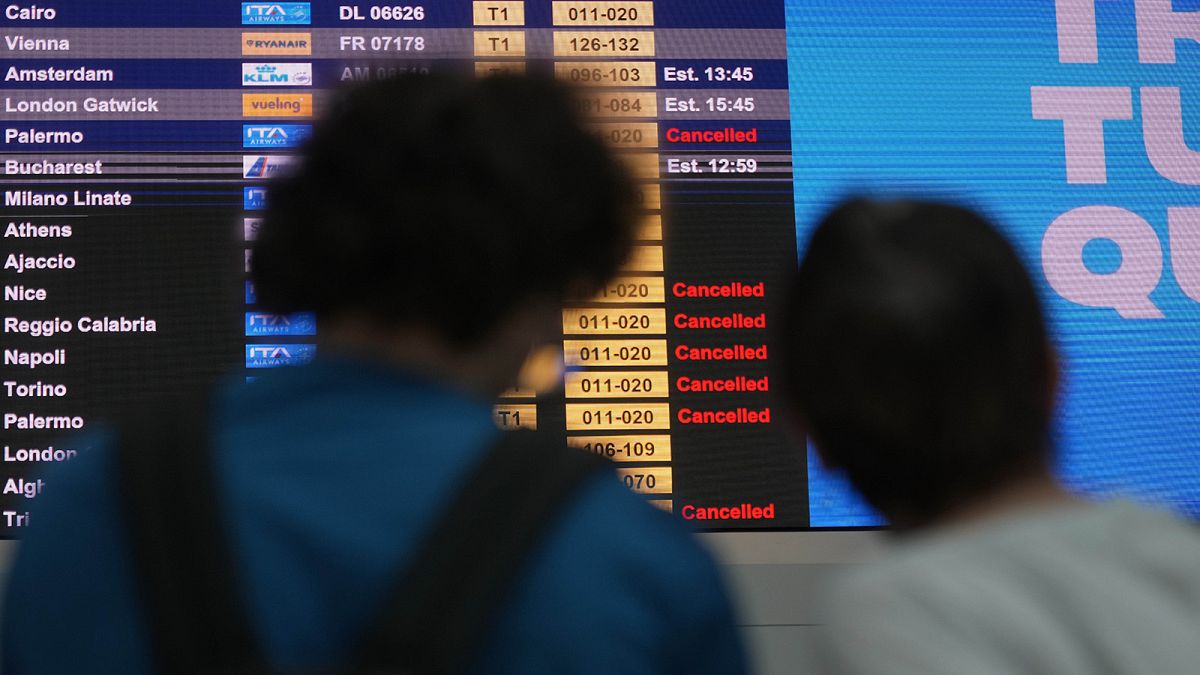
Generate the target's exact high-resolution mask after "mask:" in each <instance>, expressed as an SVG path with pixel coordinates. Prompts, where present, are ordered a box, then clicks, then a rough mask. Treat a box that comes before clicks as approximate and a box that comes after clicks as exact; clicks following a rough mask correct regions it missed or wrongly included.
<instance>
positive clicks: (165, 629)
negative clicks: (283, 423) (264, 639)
mask: <svg viewBox="0 0 1200 675" xmlns="http://www.w3.org/2000/svg"><path fill="white" fill-rule="evenodd" d="M210 423H211V421H210V408H209V400H208V398H207V397H204V398H199V397H197V398H195V399H193V400H188V401H185V402H183V404H175V405H169V406H167V405H164V406H158V407H156V408H155V409H152V410H147V411H144V412H143V413H142V414H140V415H139V416H138V417H137V418H136V419H134V420H132V422H131V423H128V424H125V425H124V426H122V427H121V428H120V429H119V432H118V437H117V444H116V459H117V462H116V466H117V475H118V480H119V491H120V494H121V495H122V500H123V504H122V506H123V508H124V515H125V522H126V523H127V526H128V531H129V539H130V546H131V548H132V552H133V557H134V564H135V571H136V573H137V579H138V581H139V590H140V591H141V594H142V601H143V606H144V607H145V611H146V618H147V625H148V627H149V629H150V637H151V640H152V642H153V645H154V650H155V652H154V653H155V658H156V666H157V671H158V672H161V673H167V674H169V675H175V674H176V673H189V674H191V673H196V674H199V673H223V674H224V673H265V672H267V668H266V666H265V660H264V659H263V657H262V654H261V652H260V651H259V647H258V641H257V639H256V637H255V635H254V632H253V630H252V629H251V626H250V623H249V619H248V618H247V617H248V615H247V613H246V609H245V606H244V605H243V601H242V597H243V596H242V593H241V592H240V588H239V587H238V583H237V576H236V574H235V572H234V565H233V558H232V555H231V553H230V548H229V537H228V534H227V532H226V528H225V523H224V522H223V520H222V516H221V514H222V512H223V511H222V509H221V506H220V504H219V503H218V500H217V489H216V487H217V486H216V477H215V474H214V468H213V462H212V452H211V449H210V444H209V437H210V434H209V431H210V429H209V425H210Z"/></svg>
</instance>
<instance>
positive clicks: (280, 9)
mask: <svg viewBox="0 0 1200 675" xmlns="http://www.w3.org/2000/svg"><path fill="white" fill-rule="evenodd" d="M311 23H312V5H311V4H310V3H307V2H243V3H242V25H245V26H264V25H272V26H281V25H293V26H296V25H308V24H311Z"/></svg>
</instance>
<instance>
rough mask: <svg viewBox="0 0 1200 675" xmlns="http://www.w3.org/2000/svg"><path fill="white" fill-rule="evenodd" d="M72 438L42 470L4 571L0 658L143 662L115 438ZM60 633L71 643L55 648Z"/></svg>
mask: <svg viewBox="0 0 1200 675" xmlns="http://www.w3.org/2000/svg"><path fill="white" fill-rule="evenodd" d="M64 447H65V446H64ZM70 447H71V450H72V451H74V452H77V453H78V454H76V455H73V456H71V458H70V459H69V460H67V461H65V462H64V463H62V464H59V465H56V466H54V467H52V468H51V470H50V471H48V472H47V477H46V478H45V481H46V483H45V485H46V487H45V491H44V493H43V494H41V495H39V496H38V497H37V502H36V504H35V505H34V507H33V508H32V509H31V515H30V525H29V528H28V529H27V530H24V531H23V532H22V534H21V542H20V545H19V546H18V547H17V554H16V558H15V560H14V562H13V567H12V569H11V570H10V572H9V577H8V580H7V586H6V592H5V597H4V616H5V618H6V620H5V621H4V627H3V642H4V646H3V651H4V659H5V664H6V665H7V666H9V667H11V668H12V669H13V671H14V672H70V670H71V668H69V667H67V665H66V664H67V663H70V662H72V660H73V659H77V658H81V657H87V658H94V659H95V660H94V664H95V665H96V667H98V668H103V667H104V665H103V664H107V665H110V666H113V667H114V668H115V667H117V666H118V664H119V668H120V672H130V673H136V672H143V671H144V665H145V662H144V661H143V658H144V656H145V654H144V652H143V650H141V649H140V645H141V644H142V642H141V640H140V636H141V635H142V633H143V631H144V626H143V624H142V623H141V621H142V620H141V617H140V614H139V610H138V607H137V602H136V593H135V591H134V588H133V586H134V578H133V573H132V569H131V561H130V559H129V554H128V551H127V550H126V548H125V546H126V541H127V534H126V532H125V530H124V527H123V525H122V521H121V506H120V499H119V490H118V487H117V486H116V484H115V470H114V447H113V438H112V436H111V434H109V433H105V432H100V433H95V434H92V435H90V436H88V437H80V438H78V439H72V440H71V441H70ZM14 617H19V620H14ZM64 634H69V635H71V636H72V638H71V640H72V650H70V651H63V650H61V649H58V648H57V646H59V645H61V639H62V636H63V635H64ZM18 664H19V667H18ZM113 672H117V671H115V670H114V671H113Z"/></svg>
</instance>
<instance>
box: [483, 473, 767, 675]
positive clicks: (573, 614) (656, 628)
mask: <svg viewBox="0 0 1200 675" xmlns="http://www.w3.org/2000/svg"><path fill="white" fill-rule="evenodd" d="M516 590H517V592H516V593H515V594H514V597H515V601H514V603H513V605H512V607H511V609H510V611H509V614H508V617H509V620H508V621H505V622H503V626H504V627H503V628H502V629H501V631H500V634H499V635H498V636H496V641H497V644H498V645H499V646H497V647H496V649H497V650H498V651H497V654H499V655H500V656H498V657H497V659H493V662H494V663H501V662H504V663H510V664H512V663H526V662H527V661H528V660H529V659H532V660H533V661H534V662H536V663H539V664H542V665H541V666H539V667H528V668H523V669H522V670H521V671H520V672H522V673H543V672H546V673H549V672H573V673H584V674H588V675H591V674H593V673H594V674H603V673H612V672H622V673H630V674H642V673H646V674H657V675H661V674H664V673H684V672H686V673H689V674H691V675H708V674H710V673H711V674H713V675H716V674H720V675H738V674H739V673H743V672H745V662H744V656H743V651H742V647H741V644H740V640H739V638H738V634H737V629H736V625H735V621H734V616H733V610H732V607H731V605H730V602H729V598H728V596H727V595H726V592H725V585H724V583H723V581H722V579H721V575H720V572H719V570H718V567H717V565H716V562H715V561H714V559H713V557H712V556H711V555H710V554H709V553H708V552H707V551H706V550H705V549H704V548H703V547H702V546H701V544H700V543H699V542H698V541H697V540H696V538H695V536H694V535H693V534H692V533H691V532H689V531H688V530H687V528H686V527H684V525H683V524H682V523H681V522H679V521H678V520H676V519H675V518H674V517H673V516H671V515H670V514H669V513H667V512H665V511H663V510H662V509H659V508H658V507H656V506H653V505H651V504H649V503H648V502H647V500H646V499H645V498H644V497H642V496H639V495H636V494H634V493H632V492H631V491H630V490H629V489H628V488H626V487H625V486H624V485H623V484H622V483H621V482H620V481H618V480H617V478H616V476H615V475H614V474H613V473H612V472H611V471H608V472H602V473H601V474H600V475H597V476H595V477H593V479H592V480H590V481H589V482H588V483H587V484H586V485H584V486H583V487H582V488H581V489H580V492H579V493H578V494H577V495H576V496H575V498H574V499H573V500H572V502H571V504H570V505H569V507H567V508H566V509H564V510H563V512H562V513H561V514H560V517H559V519H558V522H556V523H555V524H553V525H552V526H551V528H550V531H549V532H548V533H547V537H546V541H545V543H544V545H543V546H541V547H540V550H539V551H538V553H537V554H536V555H535V556H534V558H533V560H532V561H531V564H530V565H529V568H528V572H527V573H526V574H525V575H523V579H522V581H521V582H520V583H519V584H518V588H517V589H516ZM531 635H537V636H538V639H537V640H533V641H531V640H530V638H529V636H531ZM581 636H586V638H581ZM488 672H504V673H508V672H512V671H510V670H506V669H505V668H504V667H499V666H497V667H496V668H493V669H492V670H489V671H488Z"/></svg>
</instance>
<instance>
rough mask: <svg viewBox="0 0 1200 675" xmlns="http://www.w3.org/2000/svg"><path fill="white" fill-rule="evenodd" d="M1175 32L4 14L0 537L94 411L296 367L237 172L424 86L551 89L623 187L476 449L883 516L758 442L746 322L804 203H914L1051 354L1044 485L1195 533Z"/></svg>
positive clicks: (977, 10)
mask: <svg viewBox="0 0 1200 675" xmlns="http://www.w3.org/2000/svg"><path fill="white" fill-rule="evenodd" d="M1191 4H1192V5H1195V3H1194V2H1192V3H1191ZM1197 17H1200V6H1188V3H1187V2H1183V3H1182V4H1181V0H1177V1H1176V3H1175V4H1174V5H1172V3H1171V2H1170V0H1138V1H1137V2H1133V0H1130V1H1129V2H1122V3H1098V2H1093V1H1092V0H1058V1H1057V2H1055V1H1053V0H1044V1H1043V0H1018V1H1015V2H1011V3H997V6H991V5H988V4H980V3H977V2H967V1H965V0H964V1H962V2H945V1H943V0H912V1H910V2H904V3H897V2H893V1H892V0H863V1H861V2H855V3H845V2H844V1H842V0H805V1H787V2H785V1H784V0H738V1H734V0H724V1H721V0H474V1H472V0H428V1H425V0H411V2H402V3H390V4H383V3H379V2H372V1H361V2H360V1H355V0H343V1H340V2H325V1H323V0H317V1H313V2H235V1H229V0H192V1H191V2H172V3H164V2H155V1H152V0H107V1H105V2H94V1H92V2H85V1H83V0H72V1H67V0H57V1H54V2H38V3H32V2H15V3H10V4H5V5H3V15H2V16H0V87H2V88H3V92H2V95H0V98H3V107H2V108H0V134H2V135H3V146H2V147H0V153H2V155H3V157H2V158H0V159H2V161H3V172H2V173H0V183H3V188H2V189H3V192H4V205H3V218H2V219H0V224H2V225H3V227H4V236H3V238H0V258H2V259H3V266H2V269H0V276H2V277H3V278H2V281H3V286H4V295H3V299H2V301H0V316H2V317H3V321H4V327H3V333H2V336H3V351H4V360H3V362H2V363H0V380H2V381H3V391H2V392H0V394H2V395H0V404H2V405H0V415H2V416H3V424H2V426H0V445H2V447H3V458H2V459H3V462H0V487H2V489H0V513H2V515H0V536H9V537H11V536H19V535H20V530H21V528H22V527H25V526H27V525H28V523H29V519H30V515H29V514H30V507H31V504H33V503H34V502H35V500H36V499H37V498H38V497H39V496H40V495H41V494H42V493H43V491H50V490H53V489H55V488H54V485H53V482H52V481H50V482H45V480H44V479H43V478H41V476H42V475H43V474H44V473H45V472H46V469H47V468H51V467H53V466H54V465H55V464H57V463H61V462H69V461H70V460H71V459H72V458H73V457H75V456H76V455H77V453H78V452H80V451H82V450H84V448H82V447H77V446H76V445H75V443H76V441H73V440H72V439H77V438H81V437H85V435H86V432H87V431H89V430H91V429H93V428H95V427H97V426H99V425H100V423H101V422H103V421H104V420H106V419H110V418H112V417H114V416H116V415H118V414H119V413H121V412H122V411H124V410H127V409H129V408H131V407H135V406H138V405H140V404H142V403H144V402H146V401H149V400H153V399H156V398H160V397H162V396H164V395H167V394H170V393H171V392H174V391H176V390H178V389H179V388H181V387H182V386H186V385H198V384H202V383H207V382H211V381H214V380H216V379H217V378H219V377H221V376H226V375H228V374H229V373H235V374H237V373H240V375H241V376H244V377H246V378H253V377H254V376H255V375H256V374H257V373H261V372H262V369H265V368H273V367H280V366H287V365H295V364H302V363H305V362H307V361H309V360H311V359H312V358H313V357H314V355H315V354H316V351H317V347H316V344H317V341H316V334H317V331H318V330H319V328H320V327H319V326H318V325H317V322H316V321H315V320H314V318H313V317H312V316H309V315H305V314H298V315H292V316H287V317H282V316H273V315H269V314H266V313H263V312H261V311H259V310H258V308H257V307H256V305H255V297H254V289H253V288H252V286H251V285H250V284H249V283H248V281H247V276H246V273H247V270H248V269H249V266H250V264H251V260H250V254H249V246H250V242H252V241H253V240H254V237H255V235H256V232H257V228H258V225H259V215H260V214H259V212H260V211H261V209H262V207H263V204H264V199H265V197H266V191H265V188H264V186H265V185H266V179H268V178H269V177H270V176H271V175H272V174H273V172H275V171H277V170H279V169H280V168H281V167H284V166H286V165H287V163H288V162H289V161H290V159H291V157H292V156H293V155H294V153H295V151H296V148H297V147H298V145H299V144H300V143H301V142H302V141H303V140H304V138H305V137H306V135H307V134H308V133H309V132H310V130H311V124H312V121H313V118H314V117H315V116H318V115H320V113H321V110H322V109H323V107H324V106H325V105H327V104H328V102H329V100H330V98H331V97H332V96H333V95H334V93H333V90H334V89H336V88H339V87H341V86H343V85H347V84H352V83H354V82H358V81H364V80H370V79H374V78H379V77H383V76H387V75H389V74H392V73H395V72H398V71H399V70H412V71H416V72H423V71H425V70H426V69H429V68H432V67H449V68H461V69H463V70H464V71H466V72H470V73H474V74H477V75H480V76H484V75H487V74H490V73H494V72H507V71H517V72H542V73H547V74H553V75H554V76H556V77H559V78H561V79H563V80H565V81H568V82H571V83H573V84H575V85H578V86H579V87H580V89H581V90H582V91H583V92H585V93H584V94H583V95H582V96H581V99H580V105H581V106H582V110H583V111H584V112H585V114H586V115H587V117H588V118H589V120H590V123H591V124H592V125H593V126H594V128H595V131H596V133H598V134H600V135H601V136H602V137H603V138H605V139H606V140H607V141H609V142H610V143H611V144H612V145H613V146H614V147H615V148H616V149H617V151H618V152H619V153H620V156H621V158H622V159H623V160H624V161H626V162H627V163H628V166H629V167H630V169H631V171H632V172H633V174H634V175H635V176H636V178H637V180H638V185H639V195H640V197H639V198H640V202H641V205H642V215H641V220H640V223H639V226H638V242H637V245H636V249H635V252H634V255H633V256H632V258H631V259H630V260H629V262H628V264H627V265H626V267H625V268H624V269H623V270H622V271H621V274H620V276H619V278H617V279H615V280H613V282H612V283H611V284H609V285H608V286H607V287H606V288H605V289H604V290H603V291H602V292H601V293H600V294H599V295H598V296H597V297H595V298H593V299H592V300H591V301H590V302H581V303H577V304H573V305H572V306H569V307H565V308H564V310H563V316H562V333H563V334H562V344H561V346H562V348H563V353H564V355H565V358H566V361H567V363H569V364H570V365H571V368H570V370H569V372H568V374H567V376H566V380H565V382H564V383H563V386H562V387H561V389H560V390H559V391H557V392H554V393H552V394H549V395H548V393H547V392H534V391H518V390H514V391H508V392H505V393H504V395H503V396H501V397H500V398H499V399H498V400H497V403H496V406H495V420H496V423H497V425H498V426H500V427H501V428H504V429H517V428H531V429H537V430H538V431H539V432H542V433H550V434H555V435H557V436H558V437H560V438H561V439H563V440H564V442H566V443H569V444H571V445H574V446H578V447H583V448H587V449H589V450H591V451H594V452H597V453H600V454H602V455H604V456H606V457H609V458H611V459H612V460H613V461H614V462H615V463H616V464H617V468H618V471H619V472H620V475H621V478H622V480H623V481H625V483H626V484H627V485H628V486H629V487H630V488H631V489H633V490H636V491H638V492H641V493H644V494H645V495H646V496H647V498H648V499H650V500H651V501H653V502H654V503H655V504H657V505H659V506H661V507H663V508H664V509H668V510H671V511H673V512H674V513H676V514H678V515H679V516H680V517H681V518H684V519H687V520H688V521H689V522H691V523H692V524H694V525H696V526H697V527H701V528H710V529H742V528H755V529H756V528H773V529H805V528H810V527H818V528H828V527H862V526H876V525H880V524H882V521H881V520H880V518H879V517H878V516H877V515H876V514H874V513H873V512H872V511H871V510H870V509H869V508H867V507H866V506H865V505H864V504H863V502H862V501H861V500H860V499H859V498H857V497H856V496H855V495H854V493H853V491H851V490H850V489H849V488H848V487H847V486H846V484H845V482H844V480H842V479H841V477H839V476H837V475H836V474H834V473H831V472H829V471H827V470H825V469H824V468H822V467H821V465H820V463H819V462H818V461H816V459H815V456H814V455H813V453H812V452H811V451H808V452H806V449H805V448H803V447H798V446H802V444H798V443H797V442H796V441H795V440H793V439H791V438H790V436H789V435H788V434H787V433H785V429H784V428H783V427H784V424H783V423H782V421H781V419H780V417H781V411H780V410H779V409H778V407H777V402H776V401H775V399H773V398H772V396H773V394H774V393H775V391H774V390H775V388H776V385H777V381H776V379H775V376H774V375H773V374H772V369H771V364H772V361H773V360H775V359H776V358H777V355H778V345H776V344H774V343H772V339H771V337H770V332H771V329H772V328H773V327H774V326H775V323H776V318H777V317H776V315H775V314H774V306H775V303H776V302H777V301H778V300H779V299H780V295H781V293H782V292H783V287H782V282H783V280H784V279H785V278H786V275H787V274H789V273H790V271H791V270H792V269H793V268H794V261H795V258H796V255H797V251H798V250H801V249H802V248H803V244H804V241H805V239H806V237H807V233H808V231H809V230H810V228H811V227H812V225H813V224H814V222H815V220H816V219H817V218H818V217H819V216H820V214H821V212H822V211H823V210H824V209H827V208H828V207H829V205H830V204H831V203H832V202H833V201H835V200H836V199H838V198H839V197H841V196H844V195H846V194H848V193H850V192H856V191H863V190H866V191H872V192H879V191H884V192H888V191H896V192H900V193H904V194H913V193H914V192H916V193H919V194H930V192H929V191H930V190H932V192H931V194H934V195H936V196H947V195H948V196H950V197H952V198H954V199H955V200H957V201H967V202H970V203H972V204H974V205H975V206H978V207H980V208H982V209H983V210H985V211H986V212H987V213H989V214H990V215H993V216H995V217H996V219H997V220H998V221H999V222H1000V223H1002V224H1003V225H1004V226H1005V228H1006V230H1005V231H1006V234H1008V235H1009V236H1010V238H1012V239H1013V241H1014V242H1015V243H1016V244H1017V246H1018V247H1019V248H1020V249H1021V252H1022V254H1023V255H1024V256H1025V257H1026V259H1027V260H1028V261H1029V265H1030V268H1031V271H1032V272H1033V273H1034V276H1035V278H1036V280H1037V283H1038V284H1039V288H1040V289H1041V290H1042V292H1043V294H1044V297H1045V299H1046V303H1047V308H1048V310H1049V312H1050V314H1051V317H1052V320H1053V327H1054V332H1055V335H1056V341H1057V343H1058V345H1059V348H1060V350H1061V352H1062V353H1063V355H1064V357H1065V359H1066V364H1067V365H1066V368H1065V370H1064V394H1063V405H1064V410H1063V414H1062V416H1061V419H1060V424H1059V430H1058V435H1057V438H1056V441H1057V442H1058V443H1059V445H1060V447H1061V449H1062V453H1061V454H1062V458H1063V459H1062V466H1061V473H1062V475H1063V477H1064V478H1065V479H1066V480H1067V482H1068V483H1069V484H1070V485H1071V486H1072V487H1075V488H1077V489H1079V490H1081V491H1084V492H1091V493H1096V494H1104V495H1110V494H1122V495H1131V496H1133V497H1136V498H1144V499H1149V500H1153V501H1157V502H1163V503H1166V504H1168V505H1170V506H1171V507H1173V508H1176V509H1177V510H1179V511H1180V512H1182V513H1186V514H1191V515H1200V457H1197V455H1198V453H1197V451H1196V447H1197V444H1200V413H1198V412H1197V411H1198V410H1200V337H1198V336H1200V304H1198V303H1200V255H1198V253H1197V252H1198V251H1200V215H1198V214H1200V207H1198V206H1196V205H1198V204H1200V193H1198V192H1197V187H1196V186H1197V185H1200V153H1198V152H1197V151H1196V150H1193V149H1192V148H1200V133H1198V131H1200V129H1198V128H1197V126H1196V124H1197V119H1196V118H1195V116H1194V115H1192V116H1190V117H1189V113H1191V112H1192V111H1194V110H1195V109H1196V102H1197V100H1200V99H1197V96H1200V68H1197V67H1196V66H1197V64H1198V63H1200V29H1197V26H1198V25H1200V18H1197ZM81 434H84V436H81Z"/></svg>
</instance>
